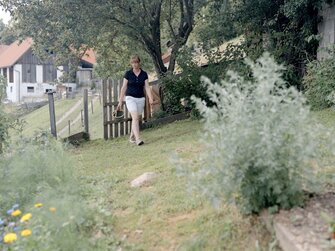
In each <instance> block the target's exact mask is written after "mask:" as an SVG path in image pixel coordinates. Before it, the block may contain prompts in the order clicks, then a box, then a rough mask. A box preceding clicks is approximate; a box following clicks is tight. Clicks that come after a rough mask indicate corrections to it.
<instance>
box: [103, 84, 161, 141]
mask: <svg viewBox="0 0 335 251" xmlns="http://www.w3.org/2000/svg"><path fill="white" fill-rule="evenodd" d="M151 85H152V86H151V90H152V94H153V96H154V100H155V103H156V105H155V106H154V107H150V105H149V102H148V98H147V97H146V102H145V107H144V112H143V114H142V120H140V123H143V122H145V121H147V120H149V119H150V118H151V117H152V113H153V112H154V111H156V110H158V109H159V107H160V99H159V94H158V87H157V82H154V83H151ZM121 87H122V80H112V79H108V80H103V81H102V103H103V125H104V139H111V138H117V137H120V136H123V135H127V134H130V132H131V116H130V113H129V112H128V110H127V107H126V105H125V103H123V107H122V110H123V111H124V117H123V118H121V119H116V118H114V117H113V113H114V111H115V110H116V107H117V105H118V103H119V96H120V90H121Z"/></svg>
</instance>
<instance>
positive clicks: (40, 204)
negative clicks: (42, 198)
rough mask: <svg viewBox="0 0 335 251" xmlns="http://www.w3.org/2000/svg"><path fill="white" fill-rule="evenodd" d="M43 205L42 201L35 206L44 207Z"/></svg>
mask: <svg viewBox="0 0 335 251" xmlns="http://www.w3.org/2000/svg"><path fill="white" fill-rule="evenodd" d="M42 206H43V204H42V203H36V204H35V206H34V207H36V208H39V207H42Z"/></svg>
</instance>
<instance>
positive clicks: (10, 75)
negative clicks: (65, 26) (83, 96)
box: [0, 38, 96, 102]
mask: <svg viewBox="0 0 335 251" xmlns="http://www.w3.org/2000/svg"><path fill="white" fill-rule="evenodd" d="M32 44H33V41H32V39H31V38H27V39H25V40H24V41H23V42H21V43H19V42H18V41H16V42H14V43H12V44H11V45H9V46H6V45H0V74H2V75H3V76H4V77H6V79H7V98H8V100H10V101H12V102H23V101H25V100H36V101H37V100H38V99H42V98H43V97H45V94H46V93H47V92H48V91H51V90H55V91H56V90H57V86H56V85H55V83H56V82H59V80H60V78H61V76H62V75H63V71H64V70H66V69H65V68H66V67H67V66H58V67H56V66H55V65H54V62H52V61H49V62H43V61H41V60H40V59H39V58H38V57H37V56H36V55H35V54H34V52H33V50H32ZM95 62H96V59H95V54H94V52H93V51H92V50H89V51H88V52H87V53H86V54H85V55H84V56H83V58H82V60H81V63H80V67H79V68H78V71H77V74H76V77H77V79H76V80H77V83H85V82H88V81H90V80H91V79H92V69H93V65H94V64H95ZM62 86H66V88H67V91H68V92H74V91H75V90H76V88H77V84H76V83H75V82H72V83H63V84H62Z"/></svg>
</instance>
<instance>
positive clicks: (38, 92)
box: [0, 64, 77, 103]
mask: <svg viewBox="0 0 335 251" xmlns="http://www.w3.org/2000/svg"><path fill="white" fill-rule="evenodd" d="M62 68H63V67H62V66H61V67H59V70H57V79H59V78H60V77H61V76H62V75H63V72H62ZM0 73H1V71H0ZM7 79H8V81H9V69H8V68H7ZM36 82H37V83H23V82H22V65H21V64H16V65H14V71H13V83H9V82H7V88H6V92H7V98H8V99H9V100H10V101H12V102H14V103H17V102H34V101H38V100H39V99H43V98H45V97H46V95H45V93H46V90H50V89H51V90H56V85H51V84H49V83H43V66H42V65H37V66H36ZM64 85H65V86H67V87H71V88H72V92H75V91H76V87H77V84H76V83H65V84H64ZM28 87H30V88H33V92H32V91H28ZM30 90H32V89H30Z"/></svg>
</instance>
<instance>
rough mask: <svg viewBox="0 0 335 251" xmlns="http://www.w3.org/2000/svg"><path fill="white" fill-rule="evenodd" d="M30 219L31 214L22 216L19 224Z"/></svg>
mask: <svg viewBox="0 0 335 251" xmlns="http://www.w3.org/2000/svg"><path fill="white" fill-rule="evenodd" d="M31 217H33V215H32V214H31V213H28V214H25V215H23V216H22V218H21V220H20V222H24V221H27V220H29V219H30V218H31Z"/></svg>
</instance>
